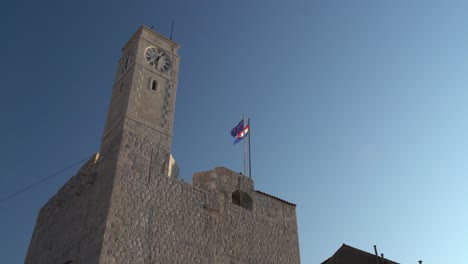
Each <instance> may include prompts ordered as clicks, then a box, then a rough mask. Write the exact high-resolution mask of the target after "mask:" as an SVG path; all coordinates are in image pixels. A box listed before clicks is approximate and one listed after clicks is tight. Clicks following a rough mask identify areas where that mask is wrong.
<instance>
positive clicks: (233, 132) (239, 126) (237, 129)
mask: <svg viewBox="0 0 468 264" xmlns="http://www.w3.org/2000/svg"><path fill="white" fill-rule="evenodd" d="M242 130H244V119H242V120H241V121H240V122H239V124H237V126H236V127H234V128H233V129H231V136H232V137H233V138H235V137H237V134H239V132H241V131H242Z"/></svg>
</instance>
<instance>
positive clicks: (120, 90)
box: [119, 82, 124, 93]
mask: <svg viewBox="0 0 468 264" xmlns="http://www.w3.org/2000/svg"><path fill="white" fill-rule="evenodd" d="M123 85H124V83H123V82H121V83H120V87H119V92H120V93H121V92H122V89H123Z"/></svg>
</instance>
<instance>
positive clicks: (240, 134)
mask: <svg viewBox="0 0 468 264" xmlns="http://www.w3.org/2000/svg"><path fill="white" fill-rule="evenodd" d="M248 133H249V125H246V126H245V127H244V129H242V130H241V131H239V132H238V133H237V135H236V139H234V145H235V144H236V143H239V142H241V141H242V139H244V138H245V136H247V134H248Z"/></svg>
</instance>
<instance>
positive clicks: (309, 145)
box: [0, 0, 468, 264]
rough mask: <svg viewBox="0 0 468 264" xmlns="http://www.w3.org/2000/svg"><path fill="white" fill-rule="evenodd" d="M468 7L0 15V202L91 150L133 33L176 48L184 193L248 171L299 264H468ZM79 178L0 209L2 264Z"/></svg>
mask: <svg viewBox="0 0 468 264" xmlns="http://www.w3.org/2000/svg"><path fill="white" fill-rule="evenodd" d="M467 12H468V2H466V1H442V0H441V1H428V0H425V1H422V0H421V1H408V0H392V1H383V0H382V1H375V0H362V1H361V0H356V1H349V0H341V1H339V0H335V1H333V0H332V1H330V0H327V1H325V0H321V1H315V0H314V1H312V0H309V1H272V0H269V1H184V2H183V1H120V0H119V1H115V0H114V1H58V0H57V1H31V0H30V1H7V2H5V3H3V4H2V8H1V9H0V29H1V32H2V37H1V41H0V50H1V51H2V52H3V54H2V63H1V64H0V67H1V68H0V74H1V79H0V80H1V87H2V89H1V91H2V94H1V96H0V118H1V122H2V125H1V126H2V129H1V130H0V138H1V139H2V150H3V151H1V152H0V165H1V170H2V173H1V176H0V197H4V196H5V195H8V194H10V193H11V192H13V191H15V190H17V189H20V188H22V187H24V186H28V185H29V184H31V183H33V182H36V181H37V180H40V179H42V178H44V177H46V176H49V175H50V174H51V173H54V172H56V171H58V170H60V169H62V168H64V167H66V166H68V165H69V164H72V163H74V162H76V161H78V160H81V159H83V158H85V157H87V156H89V155H91V154H92V153H94V152H96V151H97V150H98V149H99V145H100V138H101V134H102V130H103V126H104V121H105V116H106V112H107V106H108V102H109V99H110V94H111V87H112V81H113V78H114V73H115V70H116V67H117V65H116V62H117V60H118V59H119V57H120V49H121V48H122V47H123V45H124V44H125V43H126V41H127V40H128V38H129V37H130V36H131V35H132V34H133V32H134V31H135V30H136V29H137V28H138V27H139V25H141V24H146V25H149V26H151V25H154V28H155V29H156V30H157V31H159V32H161V33H163V34H165V35H166V36H168V35H169V33H170V26H171V21H172V19H174V20H175V27H174V37H173V39H174V40H175V41H177V42H179V43H180V44H181V48H180V55H181V66H180V79H179V86H178V92H177V107H176V112H175V127H174V138H173V154H174V155H175V157H176V159H177V161H178V162H179V164H180V166H181V174H182V177H183V178H184V179H186V180H187V181H191V174H192V173H194V172H197V171H203V170H209V169H212V168H213V167H216V166H225V167H228V168H231V169H233V170H237V171H241V170H242V148H241V146H240V145H239V146H237V147H233V146H232V139H231V137H230V135H229V130H230V129H231V128H232V127H233V126H234V125H235V124H236V123H237V122H238V121H239V120H240V118H241V116H242V114H243V113H245V114H247V115H248V116H250V118H251V120H252V166H253V168H252V170H253V177H254V180H255V187H256V189H259V190H262V191H264V192H267V193H270V194H273V195H275V196H279V197H282V198H284V199H285V200H288V201H291V202H293V203H296V204H297V217H298V225H299V240H300V247H301V248H300V250H301V260H302V263H307V264H308V263H320V262H321V261H323V260H325V259H326V258H328V257H329V256H331V255H332V254H333V253H334V252H335V251H336V250H337V249H338V248H339V247H340V246H341V244H342V243H346V244H349V245H351V246H354V247H357V248H360V249H363V250H366V251H369V252H372V250H373V248H372V246H373V245H374V244H376V245H378V248H379V251H380V252H383V253H384V254H385V255H386V256H387V257H388V258H390V259H392V260H395V261H397V262H400V263H405V264H406V263H417V261H418V260H419V259H422V260H424V264H430V263H434V264H436V263H437V264H440V263H466V262H467V259H468V250H467V249H468V202H467V201H468V191H467V189H468V177H467V176H468V121H467V116H468V87H467V86H468V16H467ZM76 169H77V168H74V170H71V171H68V172H66V173H62V174H61V175H60V176H58V177H56V178H54V179H53V180H51V181H48V182H46V183H44V184H42V185H39V186H38V187H35V188H33V189H30V190H29V191H27V192H25V193H23V194H21V195H19V196H16V197H15V198H13V199H10V200H8V201H6V202H3V203H0V262H1V263H6V264H10V263H23V261H24V257H25V255H26V251H27V248H28V244H29V240H30V237H31V235H32V231H33V227H34V224H35V221H36V216H37V213H38V211H39V209H40V208H41V207H42V206H43V205H44V204H45V202H46V201H47V200H48V199H49V198H50V197H51V196H52V195H53V194H54V193H55V192H56V191H57V190H58V189H59V188H60V186H62V184H63V183H64V182H65V181H66V180H67V179H68V178H69V177H71V176H72V175H73V174H74V173H75V171H76Z"/></svg>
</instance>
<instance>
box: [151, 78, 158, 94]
mask: <svg viewBox="0 0 468 264" xmlns="http://www.w3.org/2000/svg"><path fill="white" fill-rule="evenodd" d="M157 89H158V82H157V81H156V80H153V81H152V82H151V90H152V91H155V92H156V91H157Z"/></svg>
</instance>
